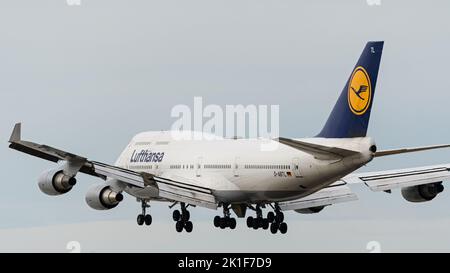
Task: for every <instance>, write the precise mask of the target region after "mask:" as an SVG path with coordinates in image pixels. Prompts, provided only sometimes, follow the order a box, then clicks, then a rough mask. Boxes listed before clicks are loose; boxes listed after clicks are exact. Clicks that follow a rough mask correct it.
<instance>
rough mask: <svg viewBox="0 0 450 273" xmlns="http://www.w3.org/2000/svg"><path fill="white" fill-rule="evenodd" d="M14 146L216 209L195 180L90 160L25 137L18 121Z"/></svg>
mask: <svg viewBox="0 0 450 273" xmlns="http://www.w3.org/2000/svg"><path fill="white" fill-rule="evenodd" d="M9 142H10V145H9V147H10V148H11V149H15V150H18V151H21V152H23V153H26V154H29V155H32V156H36V157H39V158H42V159H45V160H49V161H52V162H59V161H66V162H68V163H69V165H70V166H73V169H72V170H71V172H72V173H73V175H75V174H76V173H77V172H78V171H79V172H82V173H85V174H88V175H92V176H96V177H100V178H102V179H104V180H106V179H107V178H114V179H117V180H119V181H122V182H124V183H126V184H129V185H133V186H136V187H141V188H144V187H155V188H156V189H157V190H158V194H159V197H160V198H163V199H166V200H169V201H178V202H184V203H187V204H191V205H198V206H203V207H207V208H212V209H216V208H217V204H216V199H215V196H214V195H213V193H212V190H211V189H208V188H205V187H201V186H198V185H195V184H198V183H192V182H195V181H189V182H186V181H175V180H172V179H167V178H164V177H159V176H154V175H152V174H149V173H146V172H135V171H132V170H128V169H125V168H121V167H117V166H112V165H109V164H105V163H102V162H98V161H92V160H88V159H87V158H85V157H82V156H79V155H76V154H73V153H69V152H66V151H63V150H60V149H57V148H53V147H51V146H47V145H42V144H38V143H34V142H30V141H24V140H21V124H20V123H17V124H16V125H15V126H14V130H13V132H12V134H11V137H10V139H9Z"/></svg>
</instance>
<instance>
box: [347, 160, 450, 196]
mask: <svg viewBox="0 0 450 273" xmlns="http://www.w3.org/2000/svg"><path fill="white" fill-rule="evenodd" d="M448 179H450V164H449V165H435V166H426V167H419V168H409V169H399V170H390V171H381V172H369V173H360V174H351V175H348V176H346V177H344V178H342V179H341V180H342V181H345V182H347V183H364V184H365V185H367V186H368V187H369V188H370V189H371V190H372V191H388V190H392V189H396V188H404V187H411V186H417V185H423V184H429V183H434V182H442V181H444V180H448Z"/></svg>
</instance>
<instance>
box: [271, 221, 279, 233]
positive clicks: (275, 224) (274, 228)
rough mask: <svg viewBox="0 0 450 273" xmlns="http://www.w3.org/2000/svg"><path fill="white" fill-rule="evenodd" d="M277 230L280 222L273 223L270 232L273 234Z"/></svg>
mask: <svg viewBox="0 0 450 273" xmlns="http://www.w3.org/2000/svg"><path fill="white" fill-rule="evenodd" d="M277 231H278V224H277V223H272V224H271V225H270V232H272V234H275V233H277Z"/></svg>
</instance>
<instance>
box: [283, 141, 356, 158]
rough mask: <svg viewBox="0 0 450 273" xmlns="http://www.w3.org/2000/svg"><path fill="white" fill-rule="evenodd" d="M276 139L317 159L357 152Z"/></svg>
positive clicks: (345, 155) (349, 154)
mask: <svg viewBox="0 0 450 273" xmlns="http://www.w3.org/2000/svg"><path fill="white" fill-rule="evenodd" d="M278 141H279V142H280V143H282V144H285V145H288V146H290V147H292V148H295V149H297V150H301V151H304V152H305V153H309V154H312V155H313V156H314V157H315V158H317V159H330V158H342V157H347V156H351V155H355V154H358V153H359V152H357V151H353V150H348V149H343V148H338V147H332V146H325V145H320V144H315V143H309V142H304V141H300V140H294V139H289V138H284V137H280V138H278Z"/></svg>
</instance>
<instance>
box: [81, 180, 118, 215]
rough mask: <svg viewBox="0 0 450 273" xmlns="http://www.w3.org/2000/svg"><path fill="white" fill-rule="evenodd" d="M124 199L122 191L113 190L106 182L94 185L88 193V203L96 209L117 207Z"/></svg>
mask: <svg viewBox="0 0 450 273" xmlns="http://www.w3.org/2000/svg"><path fill="white" fill-rule="evenodd" d="M122 200H123V195H122V193H120V192H116V191H113V190H112V189H111V187H110V186H108V185H105V184H97V185H94V186H92V187H91V188H90V189H89V190H88V191H87V193H86V203H87V204H88V206H89V207H91V208H93V209H96V210H108V209H112V208H115V207H116V206H117V205H118V204H119V203H120V202H121V201H122Z"/></svg>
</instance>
